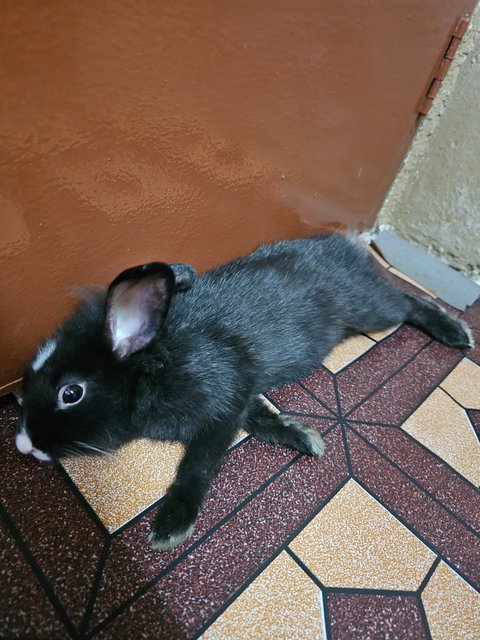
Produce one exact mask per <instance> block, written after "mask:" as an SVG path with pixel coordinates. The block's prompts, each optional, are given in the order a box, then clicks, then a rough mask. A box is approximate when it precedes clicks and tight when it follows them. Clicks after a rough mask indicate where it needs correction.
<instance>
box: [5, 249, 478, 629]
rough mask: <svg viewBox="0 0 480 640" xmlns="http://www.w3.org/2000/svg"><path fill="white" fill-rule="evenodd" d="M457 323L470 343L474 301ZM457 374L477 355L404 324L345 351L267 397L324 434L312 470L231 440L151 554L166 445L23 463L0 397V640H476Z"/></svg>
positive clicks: (464, 384) (467, 378)
mask: <svg viewBox="0 0 480 640" xmlns="http://www.w3.org/2000/svg"><path fill="white" fill-rule="evenodd" d="M375 269H376V270H377V271H378V272H379V274H383V277H385V278H386V279H387V280H390V281H392V282H393V283H394V284H395V285H396V286H397V287H399V288H401V289H402V290H405V291H412V292H414V291H418V289H416V288H415V286H414V285H413V284H412V282H411V281H407V280H408V279H407V280H405V279H402V277H401V274H398V275H395V273H391V272H389V271H385V269H384V268H383V267H382V266H381V264H380V262H378V261H377V262H375ZM399 276H400V277H399ZM450 311H452V309H450ZM453 311H454V313H456V314H458V313H459V312H458V311H455V310H453ZM463 315H464V318H465V319H467V321H468V322H469V323H470V324H471V326H472V328H473V333H474V335H475V337H476V339H477V343H480V300H479V301H478V302H477V303H475V304H474V305H472V306H471V307H470V308H469V309H467V310H466V312H465V313H464V314H463ZM342 349H343V350H344V351H343V353H342ZM352 349H353V350H352ZM365 349H366V350H365ZM475 363H477V364H478V365H480V346H478V344H477V346H476V347H475V348H474V349H469V350H465V351H464V352H463V353H462V352H459V351H456V350H454V349H449V348H448V347H445V346H443V345H441V344H439V343H438V342H436V341H434V340H432V339H431V338H429V337H428V336H427V335H426V334H425V333H423V332H422V331H420V330H418V329H415V328H414V327H411V326H408V325H407V326H401V327H392V328H391V329H390V330H387V331H384V332H378V333H373V334H371V336H367V337H361V338H359V339H356V340H353V341H347V342H346V343H344V344H343V345H342V346H341V347H340V349H338V350H336V351H335V352H334V353H333V354H332V355H331V359H330V360H327V361H326V365H327V366H320V367H319V368H318V369H317V370H316V371H313V372H312V373H311V374H310V375H308V376H306V377H305V378H303V379H302V380H301V381H292V382H291V383H290V384H287V385H284V386H283V387H281V388H278V389H273V390H271V391H269V392H268V394H267V395H268V401H267V405H268V406H269V407H270V409H271V410H273V411H276V412H278V411H281V412H286V413H291V414H293V415H300V416H301V420H302V421H303V422H305V423H307V424H309V425H311V426H312V427H313V428H314V429H316V430H317V431H319V432H320V433H322V434H323V435H324V438H325V445H326V447H325V455H324V457H323V458H321V459H316V458H310V457H308V456H302V455H300V454H298V452H295V451H292V450H290V449H286V448H283V447H278V446H273V445H270V444H267V443H265V442H260V441H258V440H256V439H255V438H253V437H247V438H246V439H245V433H244V432H243V433H240V434H239V439H240V440H241V439H242V438H243V439H244V440H243V441H239V442H238V444H237V446H235V447H234V448H233V449H232V451H230V453H229V455H228V456H227V458H226V460H225V463H224V465H223V468H222V471H221V473H220V474H219V476H218V477H217V478H216V479H215V481H214V482H213V484H212V487H211V488H210V490H209V492H208V495H207V499H206V502H205V504H204V507H203V509H202V511H201V513H200V516H199V518H198V521H197V523H196V526H195V530H194V533H193V535H192V537H191V538H190V539H189V540H188V541H186V542H184V543H183V544H182V545H180V546H178V547H177V548H175V549H173V550H172V551H169V552H158V551H154V550H152V549H151V548H150V546H149V545H148V541H147V536H148V533H149V530H150V527H151V524H152V521H153V519H154V518H155V516H156V513H157V511H158V508H159V505H160V504H161V499H160V500H159V498H160V496H161V495H162V494H163V492H164V491H165V490H166V488H167V486H168V484H169V483H170V480H171V478H172V477H173V474H174V472H175V467H176V464H177V462H178V459H179V456H180V455H181V448H180V447H178V445H177V446H170V445H164V444H161V445H159V444H155V443H150V442H148V443H147V442H146V441H143V442H142V441H140V442H137V443H135V444H134V445H133V446H131V447H130V448H126V449H125V450H124V451H121V452H120V453H119V454H118V455H117V456H116V457H115V459H110V458H104V459H101V458H96V459H94V458H88V459H85V460H79V459H78V460H75V461H69V462H68V463H65V465H64V466H65V468H62V467H60V466H55V465H48V464H44V463H39V462H38V461H37V460H35V459H33V458H31V457H30V456H23V455H21V454H19V452H18V451H17V450H16V449H15V446H14V431H15V428H16V425H17V424H18V420H19V413H18V410H17V406H16V404H15V403H14V402H13V400H12V399H11V398H10V399H0V503H1V504H0V521H1V519H2V518H3V521H4V522H5V527H6V528H3V529H2V528H1V525H0V560H1V569H0V583H1V584H0V637H5V638H14V637H16V638H31V639H32V640H35V639H36V640H45V638H52V639H54V640H55V639H57V638H65V639H68V638H72V639H74V640H97V638H98V639H103V640H117V639H118V638H130V637H132V638H134V637H142V638H144V640H194V638H198V637H199V636H201V635H202V634H203V637H204V638H216V637H222V639H223V638H225V640H227V639H229V638H232V639H233V638H235V637H242V638H248V637H261V638H265V639H268V638H270V637H271V638H273V639H275V640H276V638H282V637H285V638H302V637H314V638H316V637H318V638H322V640H323V638H325V637H329V638H330V640H377V639H378V640H385V639H386V638H389V639H390V640H417V639H418V640H428V639H429V638H432V640H439V639H441V638H448V639H449V640H450V639H452V640H457V638H458V639H460V638H462V639H463V638H467V639H468V638H475V639H476V638H477V637H480V636H478V634H476V632H477V626H476V625H477V624H479V623H478V622H477V619H478V618H479V617H480V613H479V604H478V602H479V595H478V593H477V591H475V588H478V587H479V586H480V584H479V583H480V580H479V576H480V492H479V491H478V489H476V487H475V486H474V484H472V483H474V482H477V481H478V469H479V468H480V465H479V463H478V453H477V452H478V441H479V437H480V406H479V400H478V398H479V397H480V378H479V372H480V366H477V364H475ZM345 365H348V366H345ZM328 367H330V368H328ZM402 427H403V428H402ZM472 451H473V453H472ZM65 469H67V470H68V473H67V471H65ZM432 563H433V564H432ZM425 583H426V585H425ZM322 585H323V586H322ZM417 589H419V590H417ZM265 594H266V595H265ZM323 604H324V605H325V610H323ZM322 612H323V615H322ZM425 612H426V613H425Z"/></svg>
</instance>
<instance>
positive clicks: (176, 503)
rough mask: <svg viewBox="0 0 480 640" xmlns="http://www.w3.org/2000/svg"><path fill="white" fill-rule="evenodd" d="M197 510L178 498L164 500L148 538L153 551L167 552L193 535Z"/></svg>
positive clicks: (167, 497)
mask: <svg viewBox="0 0 480 640" xmlns="http://www.w3.org/2000/svg"><path fill="white" fill-rule="evenodd" d="M196 517H197V510H196V509H195V508H194V507H192V506H191V505H189V504H188V503H187V502H184V501H182V500H179V499H178V498H173V497H172V498H170V497H169V496H168V495H167V496H166V498H165V501H164V502H163V504H162V506H161V507H160V509H159V510H158V513H157V517H156V518H155V522H154V524H153V527H152V531H151V532H150V535H149V536H148V540H149V542H150V544H151V546H152V547H153V548H154V549H159V550H160V551H169V550H170V549H173V547H176V546H177V545H179V544H182V542H184V541H185V540H187V538H189V537H190V536H191V535H192V533H193V528H194V524H195V519H196Z"/></svg>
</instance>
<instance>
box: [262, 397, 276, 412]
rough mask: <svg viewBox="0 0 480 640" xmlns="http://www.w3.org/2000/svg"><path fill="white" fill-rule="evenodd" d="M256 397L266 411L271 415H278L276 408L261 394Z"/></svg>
mask: <svg viewBox="0 0 480 640" xmlns="http://www.w3.org/2000/svg"><path fill="white" fill-rule="evenodd" d="M258 397H259V398H260V400H261V402H263V404H264V405H265V406H266V407H267V408H268V409H270V411H271V412H272V413H280V411H279V410H278V409H277V407H276V406H275V405H274V404H272V403H271V402H270V400H268V398H266V397H265V396H263V395H262V394H260V395H259V396H258Z"/></svg>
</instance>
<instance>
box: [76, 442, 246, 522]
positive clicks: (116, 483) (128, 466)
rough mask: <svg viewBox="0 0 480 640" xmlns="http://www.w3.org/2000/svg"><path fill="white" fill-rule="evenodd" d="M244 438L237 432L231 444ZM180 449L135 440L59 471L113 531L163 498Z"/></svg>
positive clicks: (181, 451) (169, 483)
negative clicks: (115, 449) (70, 481)
mask: <svg viewBox="0 0 480 640" xmlns="http://www.w3.org/2000/svg"><path fill="white" fill-rule="evenodd" d="M246 436H247V433H246V432H245V431H240V432H239V433H238V435H237V437H236V439H235V442H234V443H233V444H236V443H238V442H240V441H241V440H243V439H244V438H245V437H246ZM183 451H184V448H183V446H182V445H181V444H179V443H172V442H153V441H151V440H145V439H142V440H135V441H134V442H130V443H129V444H127V445H125V446H124V447H122V448H121V449H119V450H118V451H117V452H116V453H115V455H114V456H111V457H110V456H109V457H107V456H103V457H100V456H99V457H85V458H71V459H67V460H64V461H63V467H64V468H65V470H66V471H67V473H68V474H69V476H70V477H71V479H72V480H73V482H75V484H76V486H77V487H78V488H79V490H80V491H81V492H82V494H83V495H84V497H85V498H86V500H87V501H88V503H89V504H90V506H91V507H92V508H93V509H94V511H95V512H96V514H97V515H98V517H99V518H100V520H101V521H102V522H103V524H104V525H105V527H106V528H107V529H108V530H109V531H110V532H113V531H116V530H117V529H119V528H120V527H121V526H123V525H124V524H125V523H126V522H128V521H129V520H131V519H132V518H134V517H135V516H136V515H137V514H138V513H141V512H142V511H144V510H145V509H147V508H148V507H149V506H150V505H151V504H153V503H154V502H156V501H157V500H158V499H159V498H161V496H162V495H164V494H165V492H166V491H167V489H168V487H169V486H170V485H171V483H172V481H173V479H174V477H175V472H176V470H177V466H178V463H179V462H180V459H181V457H182V455H183Z"/></svg>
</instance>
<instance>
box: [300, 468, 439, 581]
mask: <svg viewBox="0 0 480 640" xmlns="http://www.w3.org/2000/svg"><path fill="white" fill-rule="evenodd" d="M290 546H291V548H292V550H293V551H294V552H295V553H296V554H297V555H298V556H299V558H300V559H301V560H302V561H303V562H304V563H305V564H306V566H307V567H308V568H309V569H310V570H311V571H312V572H313V573H314V574H315V575H316V576H317V577H318V578H319V580H320V581H321V583H322V584H324V585H325V586H327V587H351V588H363V589H396V590H399V589H402V590H405V591H413V590H415V589H417V588H418V587H419V585H420V583H421V581H422V580H423V578H424V577H425V575H426V573H427V571H428V569H429V568H430V566H431V565H432V563H433V561H434V559H435V556H434V554H433V553H432V552H431V551H429V549H427V547H425V545H424V544H422V543H421V542H420V541H419V540H418V539H417V538H415V536H414V535H412V534H411V533H410V531H408V529H406V528H405V527H404V526H403V525H402V524H400V522H398V520H396V519H395V518H394V517H393V516H392V515H391V514H390V513H389V512H388V511H387V510H386V509H384V507H382V506H381V505H380V504H379V503H378V502H377V501H376V500H375V499H374V498H372V496H370V495H369V494H368V493H367V492H366V491H365V490H364V489H362V488H361V487H360V486H359V485H358V484H357V483H356V482H355V481H354V480H349V482H348V483H347V484H346V485H345V486H344V487H343V489H342V490H341V491H340V492H339V493H338V494H337V495H336V496H335V498H334V499H333V500H332V501H331V502H330V503H329V504H328V505H327V506H326V507H325V508H324V509H323V510H322V511H321V513H319V515H318V516H316V518H315V519H314V520H312V522H311V523H310V524H309V525H308V526H307V527H306V528H305V529H304V530H303V531H302V532H301V533H300V534H299V535H298V536H297V537H296V538H295V540H293V542H292V543H291V544H290Z"/></svg>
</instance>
